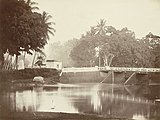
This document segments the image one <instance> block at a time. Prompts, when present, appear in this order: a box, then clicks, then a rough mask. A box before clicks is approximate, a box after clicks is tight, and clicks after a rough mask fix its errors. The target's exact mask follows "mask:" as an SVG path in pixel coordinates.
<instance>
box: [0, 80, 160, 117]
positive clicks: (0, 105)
mask: <svg viewBox="0 0 160 120" xmlns="http://www.w3.org/2000/svg"><path fill="white" fill-rule="evenodd" d="M159 91H160V86H158V85H157V86H155V85H154V86H123V85H112V84H104V83H102V84H96V83H92V84H89V83H85V84H58V85H54V86H43V87H29V88H23V89H16V88H14V87H13V88H12V89H11V88H7V89H3V90H1V92H0V116H2V115H4V114H5V113H6V112H8V111H13V112H35V111H37V112H64V113H87V114H98V115H103V116H105V117H114V118H115V117H116V118H133V119H135V120H150V119H152V120H158V118H160V101H159V100H160V99H159V98H160V92H159Z"/></svg>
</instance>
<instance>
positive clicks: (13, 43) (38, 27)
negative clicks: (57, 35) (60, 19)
mask: <svg viewBox="0 0 160 120" xmlns="http://www.w3.org/2000/svg"><path fill="white" fill-rule="evenodd" d="M33 4H34V2H31V1H30V0H28V1H25V0H0V5H1V6H0V34H1V36H0V45H1V46H0V56H1V61H3V54H4V53H6V52H8V53H9V54H10V55H16V56H18V55H20V54H21V51H26V52H27V53H29V54H32V52H33V51H40V50H41V48H43V47H44V45H46V44H47V40H48V39H49V35H48V33H51V34H54V32H55V30H54V29H53V28H52V27H50V25H51V24H52V23H51V22H48V20H49V18H51V16H50V15H48V14H47V13H46V12H43V13H42V14H41V13H38V12H35V10H33V9H35V8H37V7H32V5H33ZM51 30H53V31H54V32H52V31H51Z"/></svg>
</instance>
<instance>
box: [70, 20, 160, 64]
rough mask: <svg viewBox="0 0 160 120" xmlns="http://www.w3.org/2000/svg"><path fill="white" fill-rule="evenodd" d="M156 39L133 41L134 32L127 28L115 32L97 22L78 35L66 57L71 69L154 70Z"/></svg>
mask: <svg viewBox="0 0 160 120" xmlns="http://www.w3.org/2000/svg"><path fill="white" fill-rule="evenodd" d="M159 39H160V37H159V36H155V35H153V34H151V33H150V34H149V35H147V36H146V37H144V38H143V39H136V38H135V34H134V32H132V31H130V30H128V29H127V28H123V29H121V30H117V29H116V28H114V27H112V26H106V21H105V20H100V22H99V23H98V25H96V26H93V27H91V30H90V31H89V32H87V33H86V34H85V35H82V37H81V38H80V39H79V40H78V43H77V44H76V45H75V47H74V48H73V49H72V51H71V54H70V56H71V58H72V59H73V60H74V62H75V64H74V66H105V65H110V64H111V66H122V67H125V66H126V67H158V66H159V63H160V54H159V50H160V44H159ZM99 63H100V64H99Z"/></svg>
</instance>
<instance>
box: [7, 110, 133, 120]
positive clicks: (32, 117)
mask: <svg viewBox="0 0 160 120" xmlns="http://www.w3.org/2000/svg"><path fill="white" fill-rule="evenodd" d="M11 119H14V120H22V119H23V120H132V119H127V118H111V117H109V116H108V117H105V116H100V115H90V114H77V113H54V112H12V113H10V114H9V115H8V116H5V120H11Z"/></svg>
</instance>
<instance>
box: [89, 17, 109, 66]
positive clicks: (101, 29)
mask: <svg viewBox="0 0 160 120" xmlns="http://www.w3.org/2000/svg"><path fill="white" fill-rule="evenodd" d="M92 31H94V32H95V33H94V35H98V36H99V37H101V36H104V35H106V32H107V26H106V20H104V19H100V22H98V25H97V26H95V27H94V30H93V28H92ZM100 46H101V45H100V38H99V41H98V48H99V50H98V51H99V60H98V61H99V67H100V66H101V57H100Z"/></svg>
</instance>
